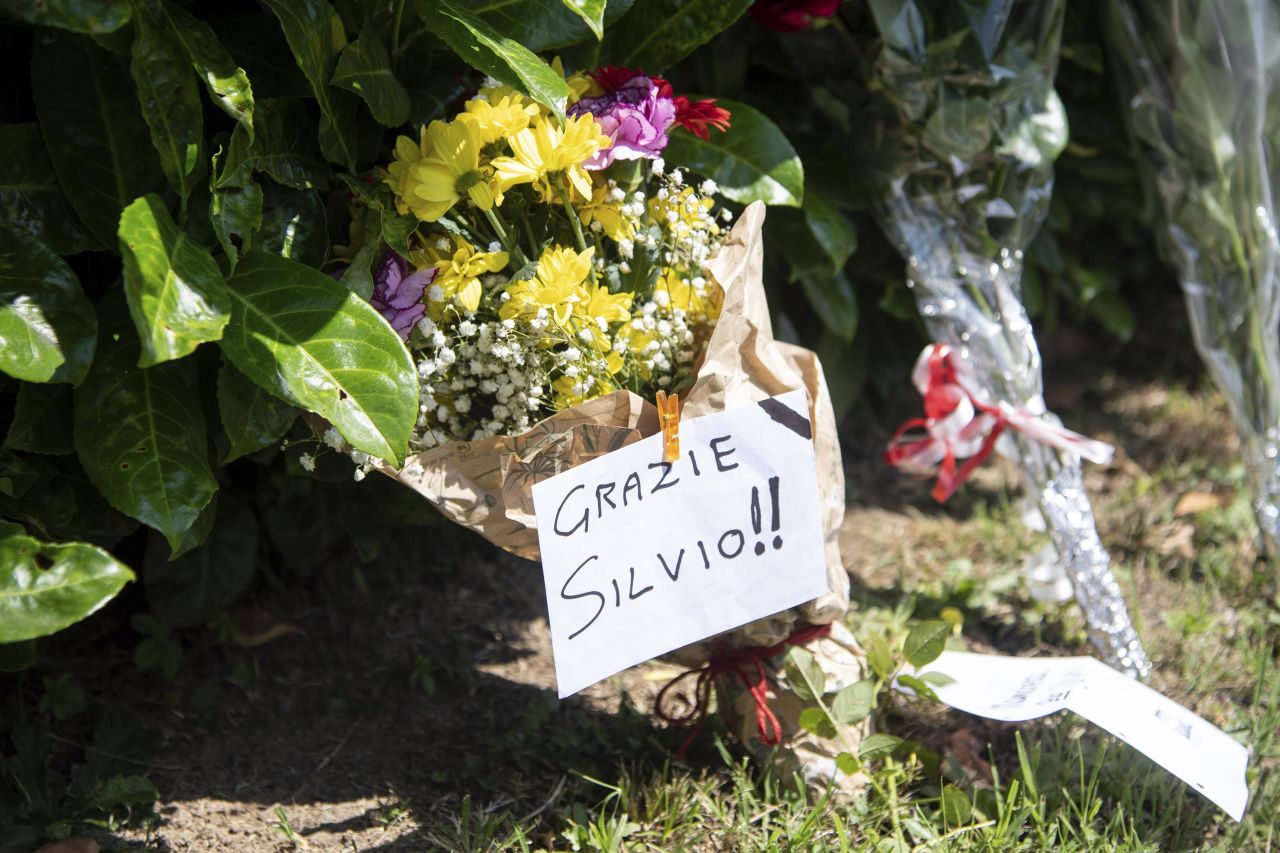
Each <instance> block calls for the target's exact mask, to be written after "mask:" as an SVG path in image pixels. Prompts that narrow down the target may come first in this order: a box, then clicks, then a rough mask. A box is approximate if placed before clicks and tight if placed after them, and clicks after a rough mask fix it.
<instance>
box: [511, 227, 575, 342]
mask: <svg viewBox="0 0 1280 853" xmlns="http://www.w3.org/2000/svg"><path fill="white" fill-rule="evenodd" d="M594 255H595V248H594V247H593V248H589V249H587V250H586V251H585V252H575V251H574V250H573V249H568V248H565V247H562V246H551V247H548V248H547V249H545V250H544V251H543V252H542V255H541V257H539V258H538V271H537V273H536V274H535V275H534V277H533V278H530V279H524V280H522V281H517V282H515V283H514V284H512V285H510V286H509V287H507V294H508V295H509V296H510V297H511V298H510V299H509V300H507V302H506V303H504V304H503V306H502V308H501V309H499V311H498V314H499V316H500V317H501V318H502V319H503V320H509V319H511V318H513V317H526V316H532V315H535V314H537V313H538V309H540V308H545V309H546V310H547V313H548V314H550V315H551V317H552V318H554V320H555V322H556V324H557V325H560V326H566V325H568V323H569V318H570V317H571V316H572V315H573V311H574V306H575V305H576V304H577V303H578V302H581V301H582V299H583V296H584V295H585V294H584V292H583V289H582V287H580V285H581V284H582V282H583V281H585V280H586V278H587V276H588V275H590V274H591V259H592V258H593V257H594Z"/></svg>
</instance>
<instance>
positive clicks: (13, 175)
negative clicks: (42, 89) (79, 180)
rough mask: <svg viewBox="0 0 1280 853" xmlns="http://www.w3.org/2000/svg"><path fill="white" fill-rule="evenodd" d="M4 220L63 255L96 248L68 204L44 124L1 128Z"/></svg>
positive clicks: (1, 216) (0, 189)
mask: <svg viewBox="0 0 1280 853" xmlns="http://www.w3.org/2000/svg"><path fill="white" fill-rule="evenodd" d="M0 219H4V220H7V221H8V222H9V223H10V224H12V225H13V226H15V227H17V228H21V229H23V230H24V231H28V232H30V234H31V236H33V237H35V238H36V239H37V240H40V241H41V242H43V243H45V244H47V245H48V246H49V248H51V249H53V250H54V251H55V252H57V253H58V254H59V255H74V254H75V253H76V252H80V251H83V250H85V249H88V248H90V247H92V246H94V245H95V242H94V239H93V237H92V236H91V235H90V234H89V232H88V231H86V230H85V228H84V226H83V225H81V224H80V219H79V218H78V217H77V216H76V212H75V210H74V209H73V208H72V207H71V202H69V201H67V197H66V195H65V194H64V193H63V192H62V187H60V186H59V185H58V176H57V175H56V174H54V171H53V162H52V161H50V160H49V152H48V151H46V150H45V147H44V140H43V139H42V138H41V137H40V125H38V124H36V123H35V122H31V123H30V124H4V125H0Z"/></svg>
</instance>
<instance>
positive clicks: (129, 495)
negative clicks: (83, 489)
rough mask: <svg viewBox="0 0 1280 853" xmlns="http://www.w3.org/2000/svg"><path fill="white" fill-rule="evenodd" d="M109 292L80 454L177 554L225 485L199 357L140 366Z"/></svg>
mask: <svg viewBox="0 0 1280 853" xmlns="http://www.w3.org/2000/svg"><path fill="white" fill-rule="evenodd" d="M120 302H121V300H119V299H118V298H116V297H115V295H114V294H110V295H109V296H108V298H107V299H106V300H104V303H103V305H102V306H101V307H100V311H101V316H102V319H103V331H102V334H101V335H99V338H98V353H97V357H96V358H95V359H94V362H93V369H92V370H90V371H89V375H88V376H87V377H86V378H85V380H84V383H83V384H82V385H81V386H80V388H79V389H77V391H76V400H75V442H76V453H77V455H78V456H79V458H80V464H81V465H83V466H84V470H85V473H86V474H88V475H89V479H90V480H91V481H92V482H93V484H94V485H95V486H97V487H98V490H99V491H100V492H102V496H103V497H105V498H106V499H107V501H108V502H109V503H110V504H111V505H112V506H114V507H115V508H116V509H118V510H120V511H121V512H123V513H125V514H126V515H129V516H131V517H133V518H136V519H137V520H138V521H141V522H142V523H143V524H147V525H149V526H151V527H153V528H155V529H156V530H159V531H160V532H161V533H163V534H164V535H165V538H166V539H168V540H169V544H170V545H171V546H173V547H174V548H177V547H178V545H179V543H180V542H181V541H182V535H183V534H184V533H185V532H186V531H187V528H189V527H191V525H192V524H194V523H195V520H196V518H197V517H198V516H199V515H200V512H201V510H203V509H204V508H205V505H206V504H208V503H209V500H210V498H212V497H213V494H214V492H215V491H217V488H218V485H217V482H216V481H215V480H214V478H213V471H212V470H211V469H210V468H209V461H208V456H207V446H206V439H205V425H204V412H203V411H202V410H201V408H200V389H199V382H198V378H197V375H196V365H195V361H194V360H193V359H178V360H176V361H167V362H164V363H163V364H157V365H156V366H154V367H147V368H141V367H138V356H139V353H140V345H139V344H138V341H137V338H136V337H135V335H134V333H133V329H132V327H131V325H130V323H129V318H128V314H127V311H126V310H125V306H124V305H123V304H120Z"/></svg>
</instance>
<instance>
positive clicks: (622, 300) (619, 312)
mask: <svg viewBox="0 0 1280 853" xmlns="http://www.w3.org/2000/svg"><path fill="white" fill-rule="evenodd" d="M581 291H582V292H581V295H580V296H579V299H578V301H577V303H576V304H575V306H574V316H573V321H572V322H571V324H570V325H571V327H572V330H573V332H574V333H575V334H578V335H580V334H581V332H583V331H586V332H587V333H589V334H590V336H591V344H592V346H594V347H595V348H596V349H598V350H600V351H601V352H608V351H609V350H610V349H611V348H612V346H613V342H612V341H610V340H609V334H608V328H609V327H610V326H613V325H616V324H618V323H625V322H627V321H628V320H630V319H631V310H630V309H631V300H632V298H633V296H634V294H632V293H610V292H609V288H607V287H604V286H603V285H599V284H590V283H587V284H584V285H582V286H581ZM580 339H581V338H580ZM615 372H616V371H615Z"/></svg>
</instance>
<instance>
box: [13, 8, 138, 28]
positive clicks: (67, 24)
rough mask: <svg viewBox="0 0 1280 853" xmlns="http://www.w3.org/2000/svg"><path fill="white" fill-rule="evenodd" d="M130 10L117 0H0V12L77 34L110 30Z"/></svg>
mask: <svg viewBox="0 0 1280 853" xmlns="http://www.w3.org/2000/svg"><path fill="white" fill-rule="evenodd" d="M132 13H133V9H132V8H130V6H129V4H128V3H121V2H120V1H119V0H39V2H33V0H0V15H3V16H4V17H6V18H16V19H17V20H19V21H26V22H27V23H28V24H37V25H39V26H45V27H60V28H61V29H64V30H71V31H72V32H76V33H110V32H114V31H116V30H118V29H120V28H121V27H123V26H124V25H125V24H127V23H128V22H129V16H130V15H131V14H132Z"/></svg>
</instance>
